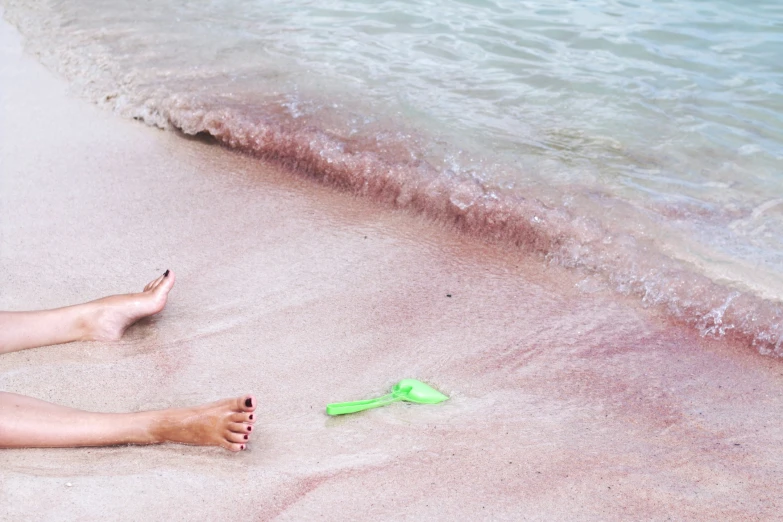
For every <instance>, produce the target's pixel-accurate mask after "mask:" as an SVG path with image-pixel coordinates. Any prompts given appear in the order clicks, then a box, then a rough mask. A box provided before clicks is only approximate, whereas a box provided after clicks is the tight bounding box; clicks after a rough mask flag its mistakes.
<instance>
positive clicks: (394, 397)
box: [326, 379, 448, 415]
mask: <svg viewBox="0 0 783 522" xmlns="http://www.w3.org/2000/svg"><path fill="white" fill-rule="evenodd" d="M446 399H448V397H447V396H445V395H443V394H442V393H441V392H439V391H438V390H436V389H434V388H432V387H431V386H429V385H427V384H424V383H423V382H421V381H417V380H416V379H403V380H401V381H400V382H398V383H397V384H395V385H394V388H392V392H391V393H390V394H389V395H384V396H383V397H379V398H377V399H369V400H366V401H353V402H337V403H334V404H329V405H328V406H326V413H327V414H328V415H345V414H346V413H356V412H357V411H364V410H369V409H371V408H378V407H380V406H386V405H387V404H391V403H393V402H397V401H408V402H418V403H419V404H438V403H439V402H443V401H445V400H446Z"/></svg>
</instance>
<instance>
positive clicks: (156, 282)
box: [144, 275, 164, 292]
mask: <svg viewBox="0 0 783 522" xmlns="http://www.w3.org/2000/svg"><path fill="white" fill-rule="evenodd" d="M163 277H164V276H162V275H160V276H158V277H157V279H153V280H152V281H150V282H149V283H147V286H145V287H144V291H145V292H149V291H150V290H153V289H154V288H155V287H157V286H158V285H159V284H160V282H161V281H163Z"/></svg>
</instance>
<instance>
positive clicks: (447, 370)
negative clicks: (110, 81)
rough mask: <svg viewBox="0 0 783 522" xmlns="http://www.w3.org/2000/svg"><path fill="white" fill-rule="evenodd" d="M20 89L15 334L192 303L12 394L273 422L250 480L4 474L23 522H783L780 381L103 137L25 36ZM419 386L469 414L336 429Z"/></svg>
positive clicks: (10, 382)
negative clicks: (69, 311)
mask: <svg viewBox="0 0 783 522" xmlns="http://www.w3.org/2000/svg"><path fill="white" fill-rule="evenodd" d="M0 88H1V89H2V90H1V91H0V169H1V170H0V308H2V309H10V310H22V309H31V308H48V307H56V306H61V305H66V304H70V303H74V302H79V301H84V300H90V299H94V298H97V297H100V296H103V295H106V294H111V293H119V292H127V291H135V290H138V289H140V288H141V287H142V286H143V285H144V283H146V282H147V281H148V280H150V279H152V278H153V277H155V276H157V275H158V274H160V273H161V272H163V271H164V270H165V269H167V268H170V269H173V270H175V271H176V272H177V277H178V280H177V286H176V287H175V289H174V291H173V293H172V296H171V299H170V301H169V305H168V307H167V309H166V310H165V311H164V312H163V313H162V314H160V315H159V316H157V317H155V318H154V319H151V320H147V321H144V322H143V323H141V324H139V325H138V326H135V327H133V328H132V329H131V330H130V331H129V332H128V334H127V336H126V338H125V339H124V340H123V341H122V342H119V343H114V344H111V343H73V344H69V345H63V346H54V347H49V348H43V349H38V350H28V351H24V352H17V353H13V354H8V355H4V356H2V357H0V390H4V391H11V392H15V393H22V394H26V395H30V396H33V397H38V398H41V399H45V400H49V401H52V402H58V403H61V404H65V405H68V406H72V407H78V408H85V409H90V410H97V411H134V410H139V409H147V408H162V407H167V406H179V405H191V404H197V403H200V402H204V401H211V400H215V399H218V398H220V397H225V396H232V395H239V394H241V393H245V392H252V393H255V394H256V396H257V397H258V398H259V399H260V402H261V405H260V408H259V412H260V415H259V422H258V424H257V426H258V430H257V432H256V433H255V435H254V439H255V440H253V442H252V444H251V445H250V447H249V450H248V451H245V452H241V453H239V454H230V453H228V452H225V451H223V450H220V449H213V448H193V447H186V446H178V445H162V446H155V447H119V448H89V449H77V450H65V449H57V450H14V451H2V452H0V505H2V506H3V508H4V517H6V518H7V519H10V520H22V519H31V518H65V519H78V518H86V519H94V518H98V517H106V516H109V517H110V518H123V519H140V518H146V519H152V520H155V519H163V518H173V519H197V520H224V519H235V518H239V517H243V518H245V519H248V518H249V519H251V520H266V519H271V518H275V517H276V518H279V519H282V520H302V519H313V518H324V519H336V518H338V517H342V518H346V519H372V520H376V519H381V520H383V519H392V518H395V519H399V518H404V519H446V518H452V519H457V520H470V519H500V520H504V519H505V520H520V519H526V520H536V519H542V520H553V519H558V520H577V519H578V520H598V519H600V520H628V519H656V520H663V519H685V518H687V519H699V520H716V519H720V520H763V519H767V520H769V519H774V518H775V517H778V516H779V513H780V512H781V510H783V506H781V502H780V500H779V494H778V492H779V491H780V488H781V486H783V444H781V443H783V429H781V423H780V420H779V419H780V412H781V411H783V398H782V397H781V393H780V390H781V389H782V388H783V362H781V361H780V360H778V359H773V358H765V357H762V356H759V355H758V354H757V353H756V352H755V351H754V350H752V349H751V348H748V347H745V346H741V345H732V344H730V343H725V342H715V341H710V340H704V339H702V338H700V337H699V336H698V335H697V334H696V333H695V332H694V331H692V330H691V329H688V328H682V327H679V326H676V325H672V324H670V323H668V322H667V321H666V320H665V319H664V318H662V317H659V316H657V315H655V314H654V313H653V312H651V311H648V310H644V309H642V308H641V307H640V306H639V305H638V304H637V303H635V302H633V301H630V300H623V299H621V298H618V297H617V296H616V295H614V294H607V293H604V292H603V291H601V290H600V289H599V288H598V287H594V286H592V285H590V284H589V281H587V282H585V280H584V278H583V277H581V276H580V274H579V273H577V272H574V271H567V270H563V269H560V268H558V267H549V266H547V265H546V264H544V263H543V262H542V261H541V260H540V259H538V258H537V257H535V256H530V255H526V254H525V253H524V252H519V251H513V250H509V249H506V248H504V247H501V246H492V245H484V244H480V243H477V242H476V241H475V240H473V239H470V238H465V237H462V236H460V235H459V234H457V233H455V232H454V231H451V230H448V229H446V228H444V227H443V226H441V225H438V224H433V223H430V222H427V221H426V220H424V219H422V218H418V217H413V216H411V215H408V214H406V213H404V212H401V211H398V212H395V211H392V210H388V209H381V208H378V207H377V206H373V205H371V204H369V203H367V202H365V201H362V200H360V199H357V198H353V197H350V196H348V195H345V194H340V193H338V192H335V191H334V190H332V189H328V188H325V187H322V186H319V185H318V184H316V183H315V182H313V181H312V180H308V179H306V178H303V177H299V176H297V175H295V174H292V173H289V172H286V171H283V170H280V169H277V168H275V167H274V166H271V165H264V164H261V163H259V162H258V161H257V160H253V159H250V158H246V157H242V156H239V155H237V154H235V153H231V152H229V151H226V150H223V149H221V148H219V147H217V146H214V145H210V144H208V143H204V142H202V141H200V140H192V139H186V138H183V137H180V136H177V135H175V134H173V133H167V132H161V131H158V130H154V129H151V128H148V127H145V126H143V125H141V124H137V123H134V122H130V121H124V120H122V119H120V118H117V117H115V116H113V115H112V114H110V113H107V112H103V111H101V110H100V109H98V108H96V107H94V106H91V105H89V104H87V103H85V102H83V101H80V100H77V99H75V98H74V97H73V96H71V95H69V94H68V93H67V86H66V85H65V84H64V83H63V82H62V81H60V80H59V79H56V78H54V77H53V76H52V75H51V74H50V73H49V72H47V71H46V70H45V69H44V68H43V67H42V66H40V65H39V64H37V63H36V62H35V61H34V60H33V59H32V58H31V57H27V56H24V55H23V54H22V53H21V47H20V43H19V37H18V34H17V33H16V32H15V31H14V30H13V29H11V28H10V27H9V26H8V25H7V24H5V23H4V22H3V23H2V24H0ZM448 295H450V296H451V297H448ZM406 377H412V378H418V379H421V380H424V381H427V382H429V383H431V384H433V385H434V386H436V387H437V388H438V389H440V390H442V391H444V392H445V393H447V394H449V395H450V396H451V397H452V398H451V400H450V401H448V402H446V403H443V404H442V405H438V406H415V405H404V404H394V405H391V406H389V407H386V408H381V409H378V410H373V411H369V412H365V413H361V414H357V415H352V416H347V417H343V418H334V419H332V418H328V417H327V416H326V415H325V414H324V411H323V410H324V407H325V405H326V404H327V403H328V402H334V401H343V400H353V399H361V398H370V397H374V396H379V395H381V394H384V393H385V392H386V391H387V389H388V388H389V387H390V386H391V385H392V384H394V382H396V381H397V380H399V379H402V378H406Z"/></svg>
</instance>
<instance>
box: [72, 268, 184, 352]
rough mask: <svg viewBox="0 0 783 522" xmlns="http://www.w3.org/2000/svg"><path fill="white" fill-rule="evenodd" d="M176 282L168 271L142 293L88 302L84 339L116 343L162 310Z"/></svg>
mask: <svg viewBox="0 0 783 522" xmlns="http://www.w3.org/2000/svg"><path fill="white" fill-rule="evenodd" d="M175 279H176V277H175V276H174V272H171V271H170V270H166V272H165V273H164V274H163V275H162V276H160V277H158V278H157V279H155V280H154V281H150V282H149V283H148V284H147V286H145V287H144V291H143V292H140V293H138V294H124V295H112V296H110V297H104V298H103V299H98V300H97V301H92V302H90V303H87V304H86V305H85V306H87V307H88V310H89V312H88V313H87V314H86V317H85V336H84V340H87V341H116V340H118V339H119V338H120V337H122V334H124V333H125V330H127V329H128V327H129V326H130V325H132V324H133V323H135V322H136V321H138V320H139V319H142V318H144V317H148V316H150V315H154V314H157V313H158V312H160V311H161V310H163V307H164V306H166V299H167V298H168V295H169V292H170V291H171V288H172V287H173V286H174V281H175Z"/></svg>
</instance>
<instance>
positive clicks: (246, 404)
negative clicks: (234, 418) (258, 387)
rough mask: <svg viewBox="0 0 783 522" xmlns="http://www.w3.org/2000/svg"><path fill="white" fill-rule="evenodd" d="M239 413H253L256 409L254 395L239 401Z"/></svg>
mask: <svg viewBox="0 0 783 522" xmlns="http://www.w3.org/2000/svg"><path fill="white" fill-rule="evenodd" d="M238 402H239V408H238V410H239V411H246V412H252V411H255V409H256V399H255V397H253V396H252V395H245V396H244V397H240V398H239V399H238Z"/></svg>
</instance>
